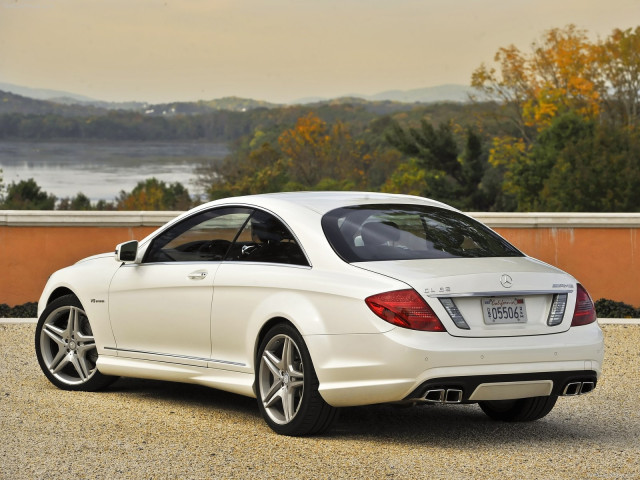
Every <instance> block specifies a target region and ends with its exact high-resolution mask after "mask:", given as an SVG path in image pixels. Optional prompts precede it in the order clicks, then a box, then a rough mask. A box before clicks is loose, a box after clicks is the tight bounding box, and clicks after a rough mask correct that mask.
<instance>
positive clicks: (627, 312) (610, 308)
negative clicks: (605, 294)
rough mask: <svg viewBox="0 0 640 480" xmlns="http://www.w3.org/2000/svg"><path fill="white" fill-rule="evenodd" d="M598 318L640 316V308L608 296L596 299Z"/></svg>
mask: <svg viewBox="0 0 640 480" xmlns="http://www.w3.org/2000/svg"><path fill="white" fill-rule="evenodd" d="M596 314H597V315H598V318H640V308H634V307H632V306H631V305H628V304H626V303H623V302H616V301H614V300H609V299H607V298H601V299H600V300H597V301H596Z"/></svg>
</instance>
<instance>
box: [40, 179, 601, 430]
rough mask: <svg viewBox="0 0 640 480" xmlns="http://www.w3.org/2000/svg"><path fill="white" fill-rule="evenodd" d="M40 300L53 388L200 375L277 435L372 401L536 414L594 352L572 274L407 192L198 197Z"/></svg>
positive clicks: (594, 360) (55, 281)
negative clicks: (203, 200)
mask: <svg viewBox="0 0 640 480" xmlns="http://www.w3.org/2000/svg"><path fill="white" fill-rule="evenodd" d="M38 309H39V311H38V315H39V321H38V325H37V329H36V336H35V347H36V353H37V357H38V361H39V363H40V366H41V367H42V370H43V371H44V374H45V375H46V376H47V378H48V379H49V380H50V381H51V382H52V383H53V384H54V385H56V386H57V387H59V388H62V389H66V390H98V389H100V388H103V387H106V386H107V385H109V384H110V383H111V382H113V381H114V380H115V379H116V378H117V377H118V376H127V377H140V378H150V379H160V380H170V381H177V382H189V383H197V384H201V385H207V386H210V387H214V388H218V389H221V390H227V391H229V392H235V393H238V394H241V395H246V396H251V397H257V399H258V406H259V409H260V412H261V413H262V415H263V417H264V419H265V420H266V422H267V424H268V425H269V426H270V427H271V428H272V429H273V430H274V431H276V432H278V433H281V434H285V435H305V434H313V433H318V432H321V431H324V430H325V429H327V428H328V427H329V426H330V425H331V423H332V421H333V420H334V419H335V417H336V413H337V411H338V409H339V407H346V406H356V405H369V404H376V403H387V402H394V403H406V404H430V403H447V404H454V403H478V404H479V405H480V408H482V410H483V411H484V412H485V413H486V414H487V415H488V416H489V417H491V418H493V419H497V420H504V421H530V420H536V419H539V418H541V417H543V416H545V415H546V414H547V413H549V412H550V411H551V409H552V408H553V406H554V404H555V403H556V400H557V398H558V396H562V395H565V396H573V395H580V394H584V393H587V392H590V391H592V390H593V389H594V388H595V386H596V382H597V380H598V378H599V376H600V372H601V366H602V359H603V335H602V331H601V330H600V328H599V326H598V323H597V322H596V314H595V310H594V305H593V302H592V300H591V298H590V297H589V294H588V293H587V291H586V290H585V289H584V288H583V287H582V286H581V285H580V284H579V283H578V282H577V281H576V279H574V278H573V277H572V276H570V275H568V274H567V273H564V272H562V271H561V270H559V269H557V268H554V267H552V266H550V265H547V264H545V263H543V262H540V261H538V260H535V259H533V258H530V257H527V256H526V255H525V254H523V253H521V252H520V251H518V250H517V249H516V248H515V247H513V246H512V245H510V244H509V243H508V242H507V241H506V240H504V239H503V238H502V237H500V236H499V235H498V234H496V233H495V232H493V231H492V230H490V229H489V228H487V227H486V226H484V225H482V224H481V223H479V222H477V221H475V220H473V219H472V218H471V217H469V216H467V215H464V214H463V213H461V212H459V211H457V210H455V209H453V208H451V207H449V206H447V205H444V204H442V203H439V202H435V201H432V200H428V199H425V198H420V197H413V196H405V195H387V194H378V193H356V192H353V193H343V192H299V193H281V194H266V195H256V196H247V197H237V198H230V199H225V200H217V201H214V202H210V203H207V204H205V205H201V206H199V207H197V208H194V209H192V210H190V211H189V212H186V213H184V214H182V215H180V216H179V217H177V218H176V219H175V220H173V221H171V222H169V223H168V224H167V225H165V226H164V227H162V228H160V229H158V230H157V231H156V232H154V233H153V234H151V235H149V236H148V237H147V238H145V239H144V240H142V241H140V243H138V242H137V241H130V242H126V243H123V244H120V245H118V247H117V248H116V251H115V254H114V253H106V254H102V255H96V256H94V257H90V258H87V259H84V260H81V261H79V262H78V263H76V264H75V265H73V266H71V267H68V268H65V269H62V270H60V271H58V272H56V273H54V274H53V275H52V276H51V278H50V279H49V281H48V283H47V285H46V287H45V289H44V292H43V293H42V297H41V298H40V301H39V303H38Z"/></svg>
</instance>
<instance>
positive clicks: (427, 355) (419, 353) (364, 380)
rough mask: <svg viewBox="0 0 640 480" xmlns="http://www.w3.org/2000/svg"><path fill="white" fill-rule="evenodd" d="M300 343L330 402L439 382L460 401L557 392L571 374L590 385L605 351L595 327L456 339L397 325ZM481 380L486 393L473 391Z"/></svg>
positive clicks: (371, 398) (395, 394) (380, 397)
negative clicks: (457, 388) (458, 390)
mask: <svg viewBox="0 0 640 480" xmlns="http://www.w3.org/2000/svg"><path fill="white" fill-rule="evenodd" d="M305 342H306V343H307V346H308V348H309V351H310V353H311V358H312V359H313V362H314V367H315V370H316V374H317V376H318V379H319V381H320V387H319V389H320V393H321V395H322V396H323V398H324V399H325V401H326V402H327V403H329V404H330V405H333V406H355V405H368V404H374V403H386V402H399V401H406V400H408V399H411V398H412V397H413V396H416V395H418V394H419V393H422V391H421V389H422V390H424V388H425V387H429V386H438V388H440V387H439V386H442V385H444V386H448V385H451V387H452V388H453V387H454V386H460V387H462V388H461V390H463V393H462V395H461V398H460V400H461V401H477V400H478V399H482V400H491V399H496V400H499V399H505V398H523V397H527V396H538V394H540V392H544V393H543V394H545V395H556V394H558V395H559V394H562V392H561V390H562V389H563V388H564V387H565V386H566V383H567V382H569V381H571V380H573V379H575V378H577V379H584V380H580V381H586V379H590V381H593V382H594V385H595V381H597V379H598V378H599V376H600V372H601V368H602V367H601V366H602V360H603V356H604V342H603V335H602V331H601V330H600V328H599V327H598V325H597V324H591V325H585V326H581V327H574V328H571V329H569V330H568V331H566V332H562V333H558V334H553V335H537V336H529V337H497V338H460V337H453V336H451V335H448V334H446V333H428V332H416V331H411V330H406V329H402V328H396V329H394V330H392V331H390V332H387V333H383V334H369V335H333V336H326V335H310V336H307V337H305ZM576 381H578V380H576ZM486 384H489V385H490V386H493V384H498V385H497V386H496V387H495V388H489V387H486V386H485V385H486ZM500 384H502V386H500ZM481 385H483V390H484V392H483V393H482V394H480V393H477V394H476V396H474V391H476V390H477V389H478V387H479V386H481ZM544 385H546V387H545V386H544ZM505 392H507V393H505ZM514 392H515V393H514ZM547 392H548V393H547ZM479 395H480V396H479ZM514 395H520V396H515V397H514Z"/></svg>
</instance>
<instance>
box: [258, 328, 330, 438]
mask: <svg viewBox="0 0 640 480" xmlns="http://www.w3.org/2000/svg"><path fill="white" fill-rule="evenodd" d="M256 366H257V368H256V394H257V395H256V396H257V397H258V408H259V409H260V413H261V414H262V417H263V418H264V420H265V421H266V422H267V424H268V425H269V427H271V429H272V430H273V431H275V432H276V433H279V434H281V435H289V436H302V435H312V434H318V433H321V432H324V431H325V430H327V429H328V428H329V427H330V426H331V424H332V423H333V421H334V420H335V419H336V416H337V413H338V409H337V408H335V407H332V406H331V405H329V404H328V403H326V402H325V401H324V399H323V398H322V397H321V396H320V393H319V392H318V386H319V382H318V377H317V376H316V373H315V370H314V368H313V364H312V362H311V356H310V355H309V351H308V350H307V347H306V345H305V343H304V340H303V339H302V336H301V335H300V334H299V333H298V331H297V330H296V329H295V328H293V327H292V326H291V325H289V324H284V323H283V324H279V325H276V326H275V327H273V328H271V330H269V332H268V333H267V335H266V336H265V337H264V339H263V340H262V342H261V343H260V347H259V348H258V355H257V357H256Z"/></svg>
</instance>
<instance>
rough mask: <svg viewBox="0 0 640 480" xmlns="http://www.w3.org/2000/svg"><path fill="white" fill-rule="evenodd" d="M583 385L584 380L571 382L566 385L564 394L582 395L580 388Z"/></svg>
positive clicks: (567, 395)
mask: <svg viewBox="0 0 640 480" xmlns="http://www.w3.org/2000/svg"><path fill="white" fill-rule="evenodd" d="M581 387H582V382H570V383H567V386H566V387H564V390H563V392H562V395H563V396H565V397H574V396H576V395H580V388H581Z"/></svg>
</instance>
